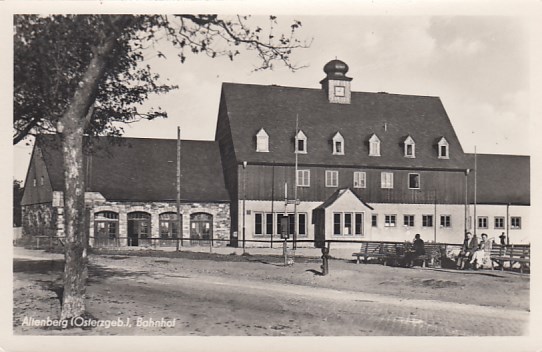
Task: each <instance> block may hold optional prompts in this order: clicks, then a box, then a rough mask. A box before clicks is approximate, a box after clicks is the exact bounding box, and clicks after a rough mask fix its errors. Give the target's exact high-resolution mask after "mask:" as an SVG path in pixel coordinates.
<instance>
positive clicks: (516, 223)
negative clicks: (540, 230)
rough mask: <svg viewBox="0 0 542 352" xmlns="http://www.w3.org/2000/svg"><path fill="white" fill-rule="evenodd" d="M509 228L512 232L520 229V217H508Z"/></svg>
mask: <svg viewBox="0 0 542 352" xmlns="http://www.w3.org/2000/svg"><path fill="white" fill-rule="evenodd" d="M510 228H511V229H513V230H519V229H521V217H520V216H512V217H510Z"/></svg>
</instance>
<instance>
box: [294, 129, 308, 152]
mask: <svg viewBox="0 0 542 352" xmlns="http://www.w3.org/2000/svg"><path fill="white" fill-rule="evenodd" d="M295 152H296V153H300V154H306V153H307V136H305V133H303V131H301V130H300V131H299V132H298V133H297V135H296V136H295Z"/></svg>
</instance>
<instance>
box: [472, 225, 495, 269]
mask: <svg viewBox="0 0 542 352" xmlns="http://www.w3.org/2000/svg"><path fill="white" fill-rule="evenodd" d="M489 251H491V243H490V242H489V241H488V239H487V234H485V233H483V234H482V240H481V241H480V243H478V249H477V250H476V251H475V252H474V254H473V255H472V259H471V260H470V264H472V265H473V267H474V269H478V267H479V266H480V265H482V263H483V262H484V259H485V258H486V256H487V253H488V252H489Z"/></svg>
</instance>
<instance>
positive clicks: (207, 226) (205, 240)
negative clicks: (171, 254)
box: [190, 213, 213, 246]
mask: <svg viewBox="0 0 542 352" xmlns="http://www.w3.org/2000/svg"><path fill="white" fill-rule="evenodd" d="M212 241H213V216H212V215H211V214H206V213H198V214H192V215H190V244H191V245H196V246H197V245H200V246H204V245H209V244H210V243H211V242H212Z"/></svg>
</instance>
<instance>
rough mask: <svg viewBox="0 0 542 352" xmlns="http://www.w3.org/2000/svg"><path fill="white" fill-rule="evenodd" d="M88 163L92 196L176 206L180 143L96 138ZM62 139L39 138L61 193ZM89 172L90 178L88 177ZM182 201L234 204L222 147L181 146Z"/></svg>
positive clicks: (190, 143) (204, 144)
mask: <svg viewBox="0 0 542 352" xmlns="http://www.w3.org/2000/svg"><path fill="white" fill-rule="evenodd" d="M92 141H93V143H92V148H93V150H94V152H93V153H92V155H91V156H90V157H87V160H86V162H85V163H84V165H85V173H86V174H87V175H88V176H87V185H86V186H87V191H92V192H100V193H101V194H102V195H103V196H104V197H105V198H106V199H107V200H119V201H175V199H176V194H177V193H176V177H177V176H176V175H177V169H176V160H177V141H176V140H175V139H151V138H118V137H95V138H92ZM59 142H60V141H59V138H58V137H57V136H56V135H42V136H39V138H38V139H37V141H36V143H37V146H39V147H40V148H41V150H42V151H43V157H44V161H45V164H46V166H47V170H48V172H49V177H50V179H51V185H52V187H53V190H55V191H62V189H63V182H64V174H63V170H64V168H63V164H64V163H63V161H62V155H61V150H60V148H59V146H60V144H59ZM87 170H88V172H87ZM181 200H183V201H201V202H204V201H209V202H212V201H229V196H228V192H227V190H226V187H225V185H224V177H223V173H222V165H221V159H220V152H219V149H218V143H216V142H214V141H188V140H183V141H181Z"/></svg>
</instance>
